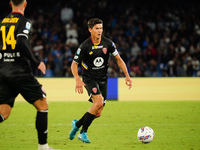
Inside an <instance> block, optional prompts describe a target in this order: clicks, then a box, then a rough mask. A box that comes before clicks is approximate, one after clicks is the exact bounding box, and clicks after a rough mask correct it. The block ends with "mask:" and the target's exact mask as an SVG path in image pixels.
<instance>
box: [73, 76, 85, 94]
mask: <svg viewBox="0 0 200 150" xmlns="http://www.w3.org/2000/svg"><path fill="white" fill-rule="evenodd" d="M83 86H85V83H84V82H83V81H82V80H81V78H80V77H77V78H76V88H75V92H78V93H79V94H82V93H83Z"/></svg>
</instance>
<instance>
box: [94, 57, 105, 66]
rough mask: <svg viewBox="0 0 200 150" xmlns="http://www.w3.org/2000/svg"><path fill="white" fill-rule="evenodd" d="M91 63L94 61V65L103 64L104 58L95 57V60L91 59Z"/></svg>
mask: <svg viewBox="0 0 200 150" xmlns="http://www.w3.org/2000/svg"><path fill="white" fill-rule="evenodd" d="M93 63H94V65H95V66H96V67H100V66H102V65H103V63H104V59H103V58H102V57H97V58H95V60H94V61H93Z"/></svg>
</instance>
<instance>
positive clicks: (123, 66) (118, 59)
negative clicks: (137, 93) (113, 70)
mask: <svg viewBox="0 0 200 150" xmlns="http://www.w3.org/2000/svg"><path fill="white" fill-rule="evenodd" d="M115 60H116V62H117V64H118V66H119V67H120V69H121V70H122V71H123V73H124V74H125V76H126V79H125V80H126V85H127V86H129V89H130V88H131V87H132V80H131V78H130V76H129V74H128V71H127V67H126V64H125V63H124V61H123V60H122V58H121V57H120V55H119V54H118V55H116V56H115Z"/></svg>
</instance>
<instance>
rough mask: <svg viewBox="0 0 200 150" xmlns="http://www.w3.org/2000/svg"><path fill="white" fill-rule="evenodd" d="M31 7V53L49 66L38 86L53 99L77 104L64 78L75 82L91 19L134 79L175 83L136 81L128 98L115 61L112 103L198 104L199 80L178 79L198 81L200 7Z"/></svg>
mask: <svg viewBox="0 0 200 150" xmlns="http://www.w3.org/2000/svg"><path fill="white" fill-rule="evenodd" d="M27 1H28V6H27V9H26V11H25V16H26V17H28V18H30V19H31V21H32V22H33V27H32V41H31V50H32V52H33V54H34V56H35V57H36V58H37V59H39V60H41V61H44V62H45V64H46V66H47V74H46V75H45V77H46V78H39V80H41V82H42V83H43V84H44V86H45V88H46V90H47V92H48V93H49V94H48V95H49V96H48V98H49V99H51V98H52V99H54V100H55V99H56V100H63V95H62V94H61V93H63V94H64V97H65V98H67V97H68V98H69V95H71V96H70V100H72V99H73V100H79V98H80V97H79V96H77V95H76V96H75V95H74V94H72V93H74V84H75V83H74V81H73V79H70V78H63V77H72V74H71V70H70V65H71V61H72V59H73V55H74V53H75V51H76V49H77V46H78V45H79V44H80V43H81V42H83V41H84V40H85V39H86V38H87V37H89V32H88V30H87V26H86V23H87V21H88V19H90V18H92V17H99V18H101V19H102V20H103V21H104V35H105V36H106V37H108V38H110V39H112V40H113V41H114V42H115V43H116V46H117V48H118V51H119V53H120V55H121V57H122V58H123V60H124V61H125V63H126V64H127V67H128V70H129V73H130V76H131V77H173V78H133V84H134V85H133V86H134V87H133V89H132V90H131V91H128V92H127V91H126V92H125V90H124V89H126V87H124V85H125V84H124V81H123V78H119V79H118V78H116V77H124V75H123V74H122V72H121V71H120V70H119V68H118V67H117V65H116V63H115V61H114V60H113V59H112V58H111V60H110V64H109V68H108V75H109V77H110V79H109V82H110V81H111V82H112V83H114V84H115V86H113V87H111V88H109V89H108V94H109V96H110V99H119V100H123V99H126V100H142V99H143V100H149V99H152V100H164V99H171V98H167V95H168V96H169V95H170V96H173V95H174V97H173V98H172V99H173V100H179V99H180V100H181V99H182V100H188V99H191V100H199V98H198V97H199V94H198V92H197V90H199V89H200V88H199V86H198V84H197V83H199V78H195V79H193V78H174V77H199V76H200V65H199V62H200V16H199V15H200V14H199V8H200V2H199V1H197V0H177V1H173V0H168V1H165V0H164V1H158V0H153V1H147V2H146V1H143V0H140V1H126V0H125V1H123V2H122V1H120V0H116V1H115V2H114V3H113V1H106V0H102V1H97V0H68V1H66V0H57V1H56V2H55V1H48V0H42V1H39V0H34V1H31V0H27ZM8 3H9V0H4V1H0V20H1V19H2V18H3V17H4V16H6V15H7V14H9V13H10V11H11V8H10V6H9V5H8ZM86 4H87V6H88V7H85V5H86ZM66 6H67V8H68V9H66ZM64 9H65V11H67V14H65V13H63V18H65V17H66V16H68V15H69V14H70V12H71V13H72V16H71V18H70V16H68V17H69V18H70V19H69V20H64V19H62V15H61V14H62V11H63V10H64ZM33 71H34V74H35V75H36V77H43V75H42V74H41V73H40V71H38V70H35V68H33ZM79 73H81V69H80V72H79ZM47 77H59V78H53V79H52V78H51V79H47ZM60 77H62V78H60ZM113 77H114V78H113ZM55 83H56V84H55ZM64 83H65V84H64ZM112 83H111V85H113V84H112ZM117 85H118V86H117ZM177 85H179V86H177ZM109 87H110V84H109ZM118 87H119V89H118ZM113 88H114V89H113ZM110 89H112V90H110ZM71 90H72V91H73V92H72V91H71ZM66 91H68V92H66ZM174 91H176V93H175V92H174ZM144 92H145V94H144ZM53 93H55V94H53ZM67 93H70V94H67ZM113 93H114V95H113ZM177 93H178V95H177ZM183 93H184V94H185V93H188V94H189V95H188V96H186V97H185V96H184V94H183ZM65 94H66V95H65ZM133 94H134V96H133ZM137 94H138V96H137ZM149 95H150V96H149ZM85 96H86V92H85ZM112 96H114V98H113V97H112ZM182 96H183V97H182ZM86 97H87V96H86ZM68 98H67V99H68ZM82 98H83V97H82Z"/></svg>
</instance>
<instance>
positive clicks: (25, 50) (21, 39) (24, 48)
mask: <svg viewBox="0 0 200 150" xmlns="http://www.w3.org/2000/svg"><path fill="white" fill-rule="evenodd" d="M26 40H27V38H26V37H25V36H18V37H17V47H18V48H19V49H20V50H21V53H22V54H23V55H24V56H25V57H26V58H28V59H29V60H30V62H31V63H32V64H33V65H34V66H35V67H37V68H38V69H39V70H41V71H42V73H43V74H45V72H46V66H45V64H44V63H43V62H40V61H38V60H36V59H35V57H34V56H33V54H32V53H31V51H30V49H29V47H28V45H27V44H26Z"/></svg>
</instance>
